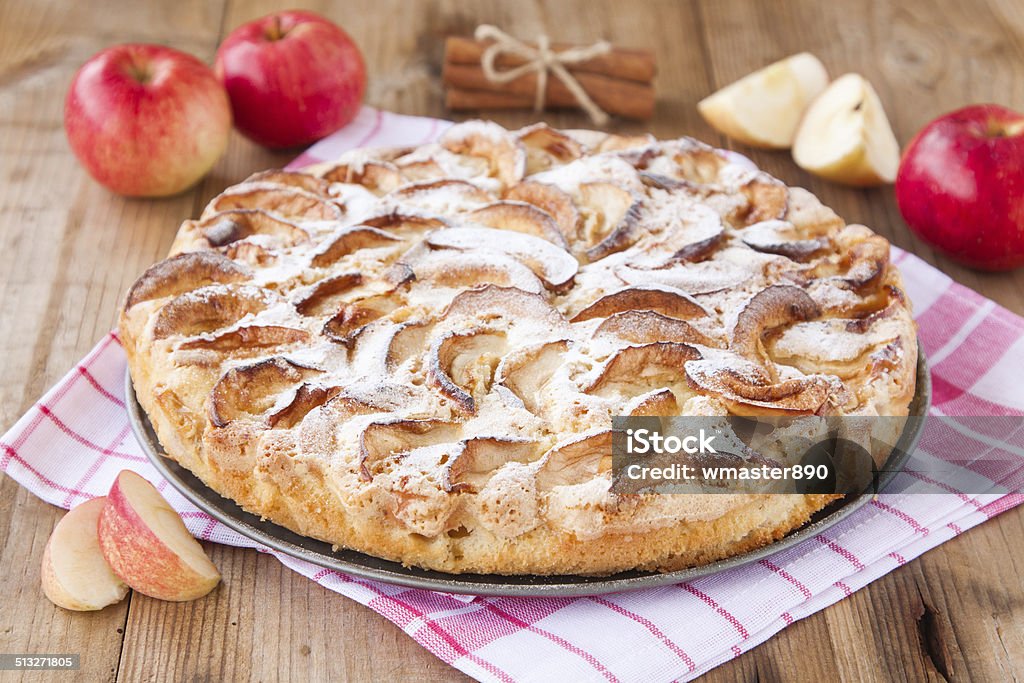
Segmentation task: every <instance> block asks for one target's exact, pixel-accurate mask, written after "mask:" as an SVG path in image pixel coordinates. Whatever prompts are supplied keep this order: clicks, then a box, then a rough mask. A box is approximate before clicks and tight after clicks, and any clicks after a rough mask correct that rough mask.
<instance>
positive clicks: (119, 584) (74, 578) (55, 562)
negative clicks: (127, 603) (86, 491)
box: [42, 496, 128, 612]
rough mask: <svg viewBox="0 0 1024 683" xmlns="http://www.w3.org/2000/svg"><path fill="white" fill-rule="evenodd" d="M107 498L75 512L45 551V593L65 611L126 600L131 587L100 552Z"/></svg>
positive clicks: (55, 532) (56, 530)
mask: <svg viewBox="0 0 1024 683" xmlns="http://www.w3.org/2000/svg"><path fill="white" fill-rule="evenodd" d="M106 503H107V499H106V498H104V497H102V496H101V497H99V498H93V499H92V500H89V501H86V502H84V503H82V504H81V505H78V506H76V507H74V508H72V509H71V511H70V512H68V513H67V514H66V515H64V516H63V517H62V518H61V520H60V521H59V522H57V526H56V527H54V529H53V533H52V534H51V535H50V540H49V541H47V543H46V549H45V550H44V551H43V568H42V582H43V593H44V594H45V595H46V597H47V598H49V599H50V602H52V603H53V604H55V605H57V606H58V607H63V608H64V609H70V610H75V611H76V612H88V611H93V610H98V609H103V608H104V607H106V606H107V605H113V604H114V603H116V602H120V601H121V600H122V599H124V596H125V595H127V594H128V586H126V585H125V583H124V582H123V581H121V579H119V578H118V577H117V575H116V574H115V573H114V572H113V571H111V569H110V566H109V565H108V564H107V561H106V560H105V559H104V558H103V552H102V551H101V550H100V543H99V538H98V536H97V526H98V524H99V519H100V513H101V512H102V511H103V508H104V506H105V505H106Z"/></svg>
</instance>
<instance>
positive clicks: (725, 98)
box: [697, 52, 828, 149]
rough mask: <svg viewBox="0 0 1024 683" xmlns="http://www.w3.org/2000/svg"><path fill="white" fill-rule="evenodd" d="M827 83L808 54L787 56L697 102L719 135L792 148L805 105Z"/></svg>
mask: <svg viewBox="0 0 1024 683" xmlns="http://www.w3.org/2000/svg"><path fill="white" fill-rule="evenodd" d="M827 85H828V71H826V69H825V66H824V65H823V64H822V63H821V61H820V60H819V59H818V58H817V57H815V56H814V55H812V54H810V53H808V52H801V53H800V54H796V55H793V56H791V57H787V58H786V59H783V60H781V61H778V62H775V63H774V64H770V65H768V66H766V67H764V68H763V69H760V70H758V71H755V72H754V73H752V74H750V75H749V76H744V77H743V78H741V79H740V80H738V81H736V82H735V83H732V84H731V85H727V86H725V87H724V88H722V89H721V90H719V91H718V92H716V93H714V94H712V95H709V96H708V97H706V98H704V99H703V100H701V101H700V102H699V103H698V104H697V110H698V111H699V112H700V113H701V116H703V117H704V119H705V120H706V121H707V122H708V123H709V124H711V126H712V127H714V128H715V129H716V130H717V131H719V132H720V133H724V134H725V135H728V136H729V137H730V138H732V139H734V140H738V141H739V142H743V143H745V144H748V145H751V146H753V147H765V148H769V149H788V148H789V147H791V146H792V145H793V138H794V136H795V135H796V131H797V127H798V126H799V124H800V119H801V118H802V117H803V115H804V111H805V110H806V109H807V106H808V105H809V104H810V103H811V102H812V101H813V100H814V98H816V97H817V96H818V95H819V94H820V93H821V92H822V91H823V90H824V89H825V87H826V86H827Z"/></svg>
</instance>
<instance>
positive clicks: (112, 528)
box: [99, 470, 220, 602]
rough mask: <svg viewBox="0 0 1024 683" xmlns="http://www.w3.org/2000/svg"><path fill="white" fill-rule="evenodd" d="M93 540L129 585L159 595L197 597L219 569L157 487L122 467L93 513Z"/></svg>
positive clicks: (210, 585) (214, 581) (183, 598)
mask: <svg viewBox="0 0 1024 683" xmlns="http://www.w3.org/2000/svg"><path fill="white" fill-rule="evenodd" d="M99 545H100V548H101V549H102V551H103V556H104V557H105V558H106V560H107V564H109V565H110V568H111V569H112V570H113V571H114V573H115V574H117V575H118V576H119V577H121V580H123V581H124V582H125V583H126V584H128V585H129V586H131V587H132V589H134V590H136V591H138V592H140V593H143V594H145V595H148V596H150V597H152V598H158V599H160V600H170V601H174V602H184V601H187V600H195V599H197V598H201V597H203V596H204V595H206V594H207V593H209V592H210V591H212V590H213V589H214V587H216V585H217V584H218V583H220V572H219V571H217V568H216V567H215V566H213V563H212V562H210V559H209V558H208V557H207V556H206V553H204V552H203V548H202V546H201V545H199V542H198V541H196V540H195V539H194V538H192V535H191V534H190V533H189V531H188V529H186V528H185V523H184V522H182V521H181V517H180V516H178V513H177V512H175V511H174V508H172V507H171V506H170V505H169V504H168V503H167V501H166V500H164V497H163V496H161V495H160V492H159V491H157V490H156V488H155V487H154V486H153V485H152V484H150V483H149V482H148V481H146V480H145V479H143V478H142V477H141V476H139V475H138V474H136V473H135V472H132V471H130V470H124V471H123V472H121V473H120V474H119V475H117V479H116V480H114V485H113V486H111V487H110V493H108V494H107V502H106V505H105V506H104V507H103V511H102V512H101V513H100V517H99Z"/></svg>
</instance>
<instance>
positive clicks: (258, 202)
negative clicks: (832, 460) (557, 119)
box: [120, 121, 917, 574]
mask: <svg viewBox="0 0 1024 683" xmlns="http://www.w3.org/2000/svg"><path fill="white" fill-rule="evenodd" d="M120 330H121V335H122V339H123V341H124V345H125V348H126V350H127V353H128V360H129V367H130V370H131V375H132V379H133V381H134V384H135V389H136V392H137V395H138V398H139V401H140V403H141V405H142V406H143V408H144V409H145V411H146V413H147V414H148V416H149V418H150V420H151V421H152V423H153V425H154V427H155V429H156V432H157V434H158V435H159V439H160V442H161V444H162V445H163V447H164V448H165V449H166V452H167V454H168V456H170V457H171V458H173V459H174V460H176V461H177V462H178V463H180V464H181V465H183V466H184V467H186V468H188V469H189V470H191V471H192V472H194V473H195V474H196V475H197V476H198V477H199V478H201V479H202V480H203V481H204V482H206V484H207V485H209V486H210V487H211V488H212V489H214V490H216V491H217V492H219V493H220V494H222V495H224V496H227V497H228V498H231V499H233V500H235V501H237V502H238V503H239V504H240V505H241V506H242V507H244V508H245V509H246V510H249V511H250V512H253V513H255V514H258V515H261V516H263V517H265V518H266V519H269V520H272V521H273V522H275V523H277V524H280V525H283V526H285V527H287V528H289V529H292V530H293V531H295V532H298V533H300V534H303V535H306V536H310V537H315V538H318V539H322V540H324V541H328V542H330V543H332V544H335V545H336V546H339V547H344V548H351V549H354V550H358V551H361V552H364V553H368V554H371V555H374V556H378V557H382V558H387V559H390V560H395V561H398V562H402V563H404V564H406V565H413V566H419V567H425V568H430V569H435V570H440V571H445V572H455V573H458V572H482V573H498V574H608V573H613V572H618V571H622V570H628V569H642V570H658V571H669V570H675V569H679V568H683V567H687V566H693V565H698V564H702V563H706V562H709V561H712V560H716V559H719V558H724V557H728V556H731V555H735V554H739V553H743V552H746V551H748V550H751V549H753V548H756V547H759V546H762V545H764V544H767V543H770V542H772V541H773V540H775V539H778V538H780V537H782V536H783V535H785V534H786V533H787V532H789V531H791V530H793V529H795V528H797V527H799V526H801V525H803V524H804V523H806V522H807V520H808V519H809V518H810V516H811V515H812V514H813V513H814V512H816V511H818V510H820V509H821V508H823V507H824V506H825V505H827V504H828V503H829V502H831V501H832V500H834V499H835V498H836V496H835V495H824V494H819V495H799V494H786V495H783V494H778V495H764V494H754V493H725V494H706V495H672V494H654V493H637V494H629V495H626V494H617V493H614V492H612V491H611V490H610V482H611V474H610V471H609V456H610V452H611V434H612V432H611V418H612V416H614V415H706V416H726V415H749V416H757V415H783V416H789V415H826V416H827V415H838V416H841V415H865V416H874V415H894V416H901V415H906V414H907V411H908V405H909V403H910V401H911V398H912V396H913V394H914V390H915V369H916V362H917V343H916V334H915V330H916V328H915V324H914V322H913V319H912V317H911V315H910V308H909V303H908V301H907V299H906V297H905V295H904V294H903V292H902V289H901V280H900V275H899V272H898V271H897V270H896V269H895V267H893V265H892V264H891V263H890V261H889V243H888V242H887V241H886V240H885V239H883V238H882V237H880V236H878V235H876V234H874V233H873V232H872V231H871V230H869V229H868V228H866V227H864V226H862V225H847V224H845V223H844V221H843V220H842V219H840V218H839V217H838V216H837V215H836V214H835V213H834V212H833V211H831V210H830V209H828V208H826V207H825V206H823V205H822V204H821V203H820V202H819V201H818V200H817V199H816V198H815V197H814V196H813V195H812V194H811V193H809V192H807V191H806V190H803V189H800V188H790V187H787V186H786V185H784V184H783V183H781V182H780V181H778V180H776V179H775V178H773V177H771V176H769V175H767V174H765V173H763V172H760V171H758V170H757V169H756V168H754V167H753V166H752V165H751V164H750V163H749V162H747V161H746V160H745V159H742V158H739V157H737V156H735V155H730V154H729V153H727V152H723V151H720V150H716V149H713V148H711V147H709V146H707V145H705V144H702V143H700V142H697V141H695V140H692V139H689V138H681V139H678V140H669V141H659V140H656V139H655V138H653V137H651V136H649V135H637V136H624V135H615V134H606V133H601V132H594V131H583V130H567V131H561V130H556V129H553V128H551V127H549V126H547V125H545V124H538V125H534V126H530V127H527V128H524V129H522V130H519V131H514V132H512V131H508V130H505V129H504V128H502V127H500V126H498V125H496V124H494V123H489V122H480V121H474V122H468V123H463V124H458V125H455V126H452V127H451V128H450V129H448V131H447V132H446V133H445V134H444V135H443V137H441V139H440V140H439V141H438V142H436V143H432V144H427V145H423V146H421V147H418V148H412V149H408V148H407V149H369V150H356V151H353V152H350V153H347V154H345V155H344V156H343V157H342V158H340V159H339V160H337V161H336V162H334V163H328V164H320V165H317V166H315V167H310V168H307V169H304V170H302V171H285V170H272V171H266V172H263V173H258V174H256V175H254V176H252V177H250V178H248V179H247V180H245V181H244V182H242V183H240V184H238V185H235V186H233V187H230V188H229V189H227V190H226V191H224V192H223V193H222V194H220V195H219V196H217V197H216V198H214V199H213V200H212V201H211V202H210V203H209V205H208V206H207V207H206V209H205V210H204V211H203V212H202V215H201V216H199V218H198V219H196V220H188V221H185V223H184V224H183V225H182V226H181V228H180V230H179V232H178V234H177V237H176V239H175V241H174V244H173V247H172V250H171V255H170V257H169V258H167V259H166V260H164V261H162V262H160V263H158V264H156V265H154V266H153V267H151V268H150V269H149V270H147V271H146V272H145V273H144V274H143V275H142V276H141V277H140V278H139V280H138V281H137V282H136V283H135V284H134V285H133V286H132V287H131V289H130V290H129V292H128V294H127V297H126V299H125V302H124V307H123V311H122V313H121V316H120Z"/></svg>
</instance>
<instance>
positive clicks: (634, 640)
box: [0, 108, 1024, 681]
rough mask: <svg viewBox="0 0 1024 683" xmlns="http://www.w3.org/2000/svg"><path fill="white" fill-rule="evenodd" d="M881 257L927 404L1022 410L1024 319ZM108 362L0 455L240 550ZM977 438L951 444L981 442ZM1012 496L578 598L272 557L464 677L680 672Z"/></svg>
mask: <svg viewBox="0 0 1024 683" xmlns="http://www.w3.org/2000/svg"><path fill="white" fill-rule="evenodd" d="M447 125H448V124H447V123H446V122H443V121H438V120H435V119H425V118H414V117H408V116H399V115H396V114H391V113H389V112H384V111H378V110H373V109H368V108H367V109H364V110H363V111H362V112H361V114H360V115H359V117H358V118H357V119H356V120H355V121H354V122H353V123H352V124H351V125H350V126H348V127H347V128H345V130H343V131H341V132H339V133H338V134H336V135H334V136H332V137H330V138H328V139H327V140H324V141H322V142H320V143H318V144H317V145H315V146H314V147H313V148H311V149H310V150H309V151H308V152H306V153H305V154H303V155H302V156H301V157H299V158H298V159H297V160H296V162H295V165H304V164H308V163H311V162H314V161H318V160H324V159H330V158H333V157H335V156H337V155H338V154H339V153H341V152H342V151H344V150H346V149H349V148H352V147H359V146H366V145H418V144H421V143H424V142H427V141H429V140H431V139H433V138H434V137H435V136H436V135H437V134H438V133H440V132H441V131H442V130H443V129H444V128H445V127H446V126H447ZM895 262H896V263H897V264H898V265H899V267H900V269H901V270H902V271H903V276H904V279H905V281H906V287H907V290H908V292H909V294H910V297H911V299H912V300H913V302H914V307H915V311H916V316H917V320H918V322H919V324H920V337H921V343H922V345H923V347H924V349H925V351H926V353H927V355H928V358H929V360H930V362H931V365H932V372H933V377H932V384H933V388H934V389H933V390H934V395H933V402H934V406H935V407H934V409H933V412H934V413H935V414H945V415H1022V414H1024V364H1022V363H1021V357H1022V355H1024V319H1021V318H1019V317H1016V316H1015V315H1013V314H1011V313H1010V312H1008V311H1006V310H1005V309H1003V308H1000V307H999V306H997V305H996V304H994V303H993V302H992V301H989V300H987V299H984V298H982V297H981V296H979V295H978V294H976V293H974V292H972V291H970V290H968V289H966V288H964V287H962V286H960V285H958V284H956V283H954V282H952V281H951V280H950V279H949V278H948V277H946V276H945V275H943V274H942V273H940V272H939V271H937V270H935V269H934V268H932V267H931V266H929V265H927V264H925V263H924V262H923V261H921V260H920V259H918V258H916V257H914V256H912V255H910V254H907V253H905V252H901V251H896V252H895ZM124 373H125V358H124V353H123V352H122V349H121V346H120V344H119V342H118V338H117V336H116V335H115V334H113V333H111V334H110V335H108V336H107V337H105V338H104V339H103V340H102V341H101V342H100V343H99V344H98V345H97V346H96V347H95V348H94V349H93V350H92V351H90V352H89V354H88V355H87V356H86V357H85V358H84V359H83V360H82V361H81V362H80V363H79V364H78V365H77V366H75V368H74V369H73V370H72V371H71V372H69V373H68V374H67V375H66V376H65V377H64V378H63V379H61V380H60V382H58V384H57V385H56V386H55V387H54V388H53V389H51V390H50V391H49V392H48V393H47V394H46V395H45V396H43V398H42V399H40V401H39V402H38V403H36V404H35V405H34V406H33V407H32V408H31V409H30V410H29V411H28V413H27V414H26V415H25V416H24V417H22V418H21V419H20V420H19V421H18V423H17V424H15V425H14V427H13V428H12V429H11V430H10V431H9V432H8V433H7V434H6V435H5V436H4V437H3V439H2V441H0V447H2V457H0V469H3V470H4V471H5V472H6V473H7V474H8V475H9V476H11V477H13V478H14V479H16V480H17V481H18V482H20V483H21V484H22V485H23V486H25V487H26V488H28V489H29V490H30V491H32V492H33V493H35V494H36V495H37V496H39V497H40V498H42V499H44V500H46V501H48V502H50V503H53V504H54V505H59V506H61V507H65V508H67V507H71V506H73V505H77V504H79V503H81V502H82V501H84V500H87V499H89V498H91V497H93V496H98V495H103V494H105V493H106V492H107V489H108V487H109V486H110V484H111V482H112V481H113V480H114V478H115V476H116V475H117V473H118V472H119V471H120V470H121V469H124V468H128V469H132V470H135V471H137V472H139V473H140V474H142V475H143V476H144V477H146V478H148V479H150V480H151V481H154V482H156V483H157V487H158V488H159V489H160V491H162V492H163V494H164V495H165V496H166V497H167V499H168V500H169V501H170V503H171V504H172V505H173V506H174V507H175V508H176V509H177V510H178V511H180V512H181V514H182V517H184V519H185V522H186V524H187V525H188V527H189V529H191V531H192V532H193V533H194V534H195V535H196V536H197V537H200V538H203V539H206V540H209V541H213V542H216V543H225V544H229V545H237V546H246V547H257V546H256V544H255V543H253V542H252V541H250V540H249V539H247V538H245V537H243V536H240V535H238V534H236V533H235V532H233V531H231V530H230V529H228V528H226V527H224V526H222V525H221V524H220V523H218V522H216V521H215V520H214V519H212V518H210V517H209V516H207V515H206V514H205V513H203V512H201V511H199V510H197V509H196V508H195V507H193V506H192V505H191V504H189V503H188V501H186V500H185V499H184V498H183V497H182V496H181V495H179V494H178V493H177V491H176V490H174V489H173V488H172V487H170V486H169V485H168V483H167V482H166V481H164V480H162V479H161V478H160V476H159V475H158V474H157V472H156V470H155V469H154V468H153V467H152V466H151V465H150V464H149V463H148V462H147V460H146V458H145V457H144V455H143V453H142V450H141V449H140V447H139V446H138V445H137V444H136V442H135V439H134V438H133V437H132V436H131V432H130V430H129V426H128V416H127V413H126V412H125V404H124V390H123V383H124ZM1022 424H1024V423H1022ZM927 431H928V430H926V434H925V435H924V438H923V439H922V443H921V447H920V448H921V449H923V450H925V451H927V450H929V449H933V450H942V449H943V448H944V447H946V446H947V441H946V440H945V439H944V437H943V436H942V435H941V434H929V433H927ZM977 436H979V437H980V436H981V435H977ZM960 438H961V439H963V438H967V437H963V435H961V436H960ZM982 440H983V439H981V440H978V441H977V442H974V443H967V444H966V447H967V448H970V447H971V446H972V445H973V446H974V447H976V448H977V449H978V450H979V452H980V451H984V450H985V445H984V444H983V443H982ZM960 445H964V444H962V443H961V444H960ZM1022 453H1024V451H1022ZM1018 490H1019V487H1018ZM1021 502H1024V496H1022V495H1021V494H1019V493H1008V494H1007V493H988V494H981V495H966V494H962V493H949V494H935V495H922V494H916V495H907V494H883V495H881V496H879V497H878V498H877V499H876V500H875V501H874V503H873V504H870V505H867V506H865V507H863V508H862V509H860V510H859V511H858V512H856V513H855V514H853V515H851V516H850V517H848V518H847V519H846V520H844V521H843V522H841V523H840V524H838V525H836V526H834V527H832V528H830V529H829V530H828V531H826V532H824V533H822V534H819V535H817V536H814V537H813V538H810V539H808V540H806V541H804V542H803V543H801V544H799V545H797V546H795V547H792V548H790V549H788V550H785V551H783V552H780V553H777V554H775V555H773V556H771V557H769V558H767V559H763V560H760V561H759V562H755V563H752V564H749V565H747V566H744V567H739V568H735V569H730V570H727V571H723V572H720V573H718V574H716V575H714V576H709V577H706V578H701V579H698V580H695V581H689V582H686V583H681V584H678V585H674V586H666V587H661V588H651V589H645V590H640V591H636V592H632V593H622V594H616V595H607V596H600V597H598V596H595V597H589V598H543V599H540V598H538V599H530V598H484V597H476V598H469V597H466V596H452V595H447V594H441V593H435V592H431V591H426V590H410V589H405V588H400V587H396V586H391V585H388V584H383V583H376V582H373V581H367V580H362V579H358V578H355V577H350V576H346V575H344V574H340V573H337V572H335V571H331V570H327V569H322V568H320V567H317V566H314V565H312V564H309V563H306V562H303V561H300V560H296V559H294V558H291V557H288V556H286V555H283V554H279V553H276V552H274V553H273V554H274V555H275V556H276V557H277V558H278V559H279V560H280V561H281V562H282V563H284V564H285V565H287V566H288V567H289V568H291V569H293V570H294V571H297V572H299V573H301V574H303V575H304V576H307V577H309V578H311V579H312V580H314V581H316V582H317V583H319V584H321V585H323V586H325V587H326V588H329V589H330V590H333V591H337V592H339V593H342V594H344V595H346V596H348V597H350V598H352V599H354V600H358V601H359V602H361V603H362V604H364V605H367V606H369V607H370V608H371V609H373V610H375V611H377V612H379V613H380V614H382V615H384V616H385V617H387V618H388V619H390V620H391V621H393V622H395V623H396V624H398V625H399V626H400V627H402V628H403V629H404V630H405V631H406V633H408V634H409V635H411V636H412V637H413V638H415V639H416V641H417V642H419V643H420V644H421V645H423V646H424V647H426V648H427V649H429V650H430V651H431V652H433V653H434V654H435V655H437V656H438V657H440V658H441V659H443V660H444V661H445V662H448V663H449V664H451V665H453V666H455V667H457V668H459V669H461V670H462V671H464V672H466V673H467V674H469V675H470V676H474V677H476V678H478V679H480V680H488V681H492V680H494V681H497V680H501V681H516V680H551V679H555V678H556V677H557V678H558V679H562V680H580V681H583V680H601V679H607V680H611V681H614V680H622V681H669V680H675V679H683V680H687V679H690V678H693V677H695V676H697V675H699V674H700V673H702V672H704V671H707V670H709V669H711V668H712V667H714V666H716V665H717V664H719V663H721V662H723V661H725V660H727V659H730V658H732V657H736V656H738V655H739V654H741V653H742V652H744V651H746V650H749V649H751V648H753V647H754V646H756V645H758V644H759V643H761V642H763V641H764V640H766V639H767V638H769V637H771V636H772V635H773V634H774V633H776V632H777V631H779V630H780V629H783V628H785V627H786V626H787V625H788V624H791V623H793V622H794V621H796V620H797V619H801V618H803V617H805V616H807V615H809V614H812V613H814V612H817V611H818V610H820V609H823V608H824V607H826V606H828V605H830V604H832V603H834V602H836V601H838V600H841V599H842V598H843V597H845V596H848V595H850V594H851V593H852V592H853V591H855V590H857V589H859V588H861V587H862V586H864V585H866V584H867V583H869V582H871V581H873V580H875V579H876V578H878V577H880V576H882V575H883V574H885V573H887V572H889V571H892V570H893V569H895V568H896V567H898V566H900V565H902V564H904V563H905V562H908V561H909V560H911V559H913V558H915V557H917V556H918V555H920V554H921V553H923V552H925V551H927V550H929V549H931V548H933V547H935V546H937V545H939V544H940V543H943V542H944V541H947V540H949V539H950V538H952V537H954V536H956V535H957V534H959V533H961V532H963V531H964V530H965V529H968V528H970V527H972V526H974V525H976V524H980V523H981V522H984V521H985V520H987V519H989V518H990V517H993V516H995V515H997V514H999V513H1000V512H1003V511H1004V510H1007V509H1010V508H1011V507H1013V506H1015V505H1018V504H1020V503H1021ZM257 549H258V550H260V551H263V552H273V551H269V550H268V549H266V548H258V547H257ZM226 580H227V581H229V582H230V581H233V580H237V577H231V576H228V577H226Z"/></svg>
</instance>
